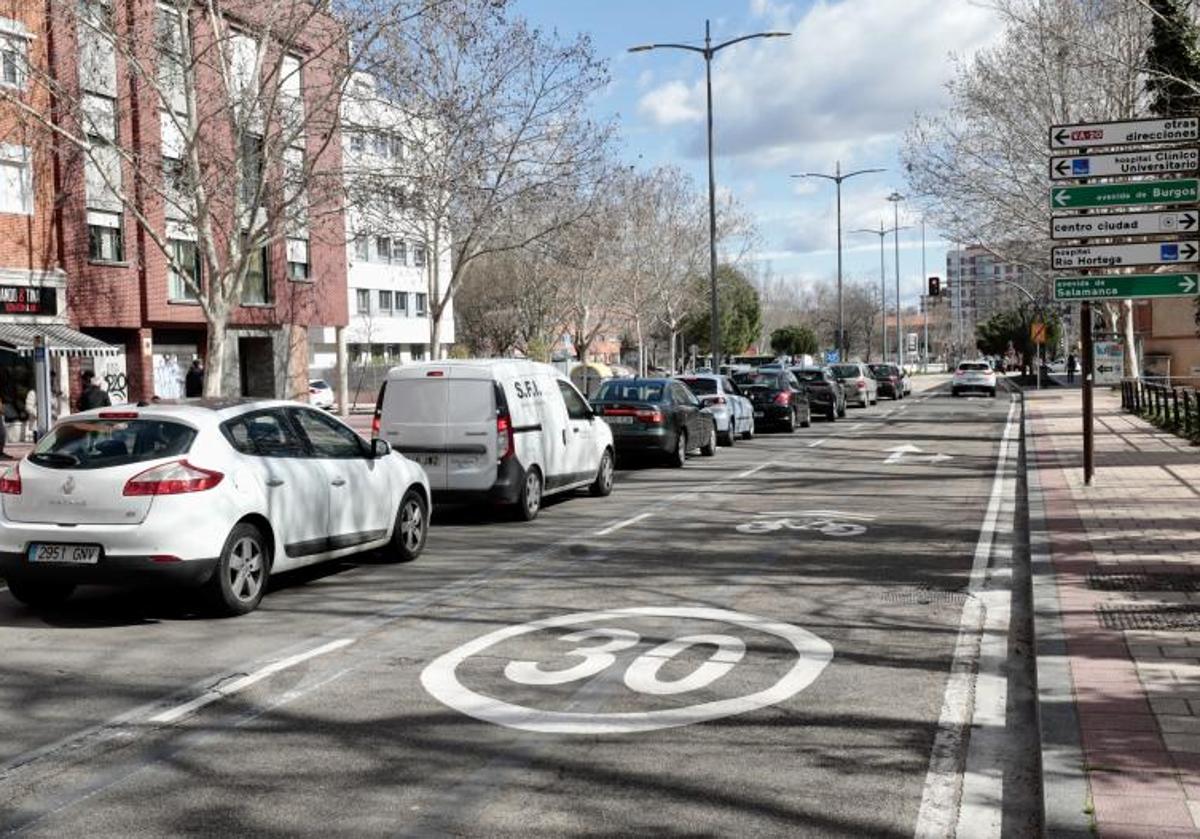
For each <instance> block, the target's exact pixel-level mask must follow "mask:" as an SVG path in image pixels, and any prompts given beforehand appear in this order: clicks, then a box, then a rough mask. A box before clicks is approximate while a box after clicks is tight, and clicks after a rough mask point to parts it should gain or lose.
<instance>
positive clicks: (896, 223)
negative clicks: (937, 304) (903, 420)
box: [887, 192, 904, 369]
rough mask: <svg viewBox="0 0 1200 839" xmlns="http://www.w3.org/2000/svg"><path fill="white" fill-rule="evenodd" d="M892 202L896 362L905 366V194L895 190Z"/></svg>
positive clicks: (902, 366)
mask: <svg viewBox="0 0 1200 839" xmlns="http://www.w3.org/2000/svg"><path fill="white" fill-rule="evenodd" d="M887 200H888V201H890V202H892V229H893V230H894V231H896V235H895V237H894V239H893V242H894V243H895V249H896V363H897V364H898V365H899V366H900V368H901V369H903V368H904V312H903V310H902V308H901V305H900V202H901V201H903V200H904V196H903V195H901V194H900V193H899V192H893V193H892V194H891V195H889V196H888V197H887Z"/></svg>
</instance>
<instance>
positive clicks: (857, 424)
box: [847, 422, 866, 431]
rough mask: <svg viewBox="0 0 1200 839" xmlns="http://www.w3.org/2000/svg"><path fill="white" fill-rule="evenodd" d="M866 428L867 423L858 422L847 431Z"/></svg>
mask: <svg viewBox="0 0 1200 839" xmlns="http://www.w3.org/2000/svg"><path fill="white" fill-rule="evenodd" d="M865 426H866V423H865V422H856V423H855V424H854V425H852V426H850V427H849V428H848V429H847V431H858V429H860V428H863V427H865Z"/></svg>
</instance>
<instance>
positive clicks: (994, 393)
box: [991, 388, 996, 399]
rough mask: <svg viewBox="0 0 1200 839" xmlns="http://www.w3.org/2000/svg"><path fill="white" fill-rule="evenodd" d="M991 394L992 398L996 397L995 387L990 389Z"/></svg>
mask: <svg viewBox="0 0 1200 839" xmlns="http://www.w3.org/2000/svg"><path fill="white" fill-rule="evenodd" d="M991 395H992V398H993V399H995V398H996V389H995V388H992V390H991Z"/></svg>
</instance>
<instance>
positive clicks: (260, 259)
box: [242, 247, 271, 306]
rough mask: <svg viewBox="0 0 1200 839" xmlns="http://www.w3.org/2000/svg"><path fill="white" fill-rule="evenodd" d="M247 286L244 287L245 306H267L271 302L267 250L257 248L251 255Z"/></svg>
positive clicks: (247, 268)
mask: <svg viewBox="0 0 1200 839" xmlns="http://www.w3.org/2000/svg"><path fill="white" fill-rule="evenodd" d="M248 262H249V264H248V265H247V267H246V284H245V285H244V286H242V305H243V306H247V305H249V306H266V305H268V304H270V302H271V271H270V266H269V263H268V261H267V249H266V248H265V247H262V248H255V249H254V250H253V251H252V252H251V253H250V255H249V258H248Z"/></svg>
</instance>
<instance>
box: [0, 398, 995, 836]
mask: <svg viewBox="0 0 1200 839" xmlns="http://www.w3.org/2000/svg"><path fill="white" fill-rule="evenodd" d="M1014 413H1016V414H1017V416H1018V418H1019V412H1016V411H1015V409H1013V410H1011V411H1010V402H1009V399H1008V398H1007V395H1006V394H1001V396H999V397H998V398H996V399H995V400H992V399H986V398H970V399H951V398H950V397H949V395H948V393H946V392H945V390H944V389H942V390H935V391H931V392H928V393H926V394H918V395H917V396H916V397H911V398H909V399H907V400H905V401H903V402H900V403H890V402H884V403H880V405H879V406H878V407H875V408H871V409H869V410H865V411H864V410H855V409H851V412H850V415H849V417H848V418H847V419H844V420H841V421H839V422H837V423H834V424H829V423H825V422H821V421H817V422H814V424H813V427H812V428H810V429H806V430H802V431H799V432H797V433H796V434H794V435H787V436H785V435H762V436H760V437H758V438H756V439H755V440H754V441H753V442H750V443H739V444H738V445H737V446H736V447H735V448H732V449H728V448H723V449H721V450H720V451H719V453H718V455H717V456H716V457H715V458H703V457H694V458H692V459H691V460H690V461H689V462H688V464H687V466H686V468H684V469H682V470H673V469H668V468H652V467H636V468H626V469H623V470H622V471H621V472H620V473H619V475H618V485H617V488H616V490H615V492H614V493H613V495H612V496H611V497H610V498H607V499H593V498H590V497H587V496H586V495H583V494H581V495H579V496H577V497H574V498H570V499H563V500H561V501H557V502H553V503H551V504H550V505H549V506H548V507H547V508H546V509H545V510H544V511H543V513H542V515H541V516H540V518H539V519H538V520H537V521H536V522H534V523H532V524H517V523H515V522H511V521H508V520H506V519H505V518H504V517H502V516H496V515H490V514H489V515H485V516H482V517H481V516H480V515H479V514H478V512H477V511H467V510H455V509H449V508H447V509H444V510H443V509H439V510H436V511H435V528H434V530H433V531H432V532H431V534H430V539H429V544H428V547H427V550H426V553H425V554H424V555H423V556H422V557H421V558H420V559H419V560H418V561H417V562H415V563H413V564H411V565H388V564H385V563H382V562H378V561H375V560H372V559H370V558H366V559H364V560H363V561H361V562H340V563H333V564H331V565H330V566H327V567H322V568H320V569H317V570H315V571H309V572H307V573H301V574H293V575H288V576H286V577H280V578H279V579H277V580H276V581H275V583H274V585H273V590H272V591H271V593H270V594H268V596H267V598H266V600H265V601H264V603H263V605H262V607H261V608H260V610H259V611H258V612H256V613H254V614H252V615H249V616H247V617H243V618H239V619H235V620H210V619H205V618H201V617H198V616H195V615H194V614H192V612H191V610H190V605H189V602H188V600H187V598H185V597H182V596H179V595H175V594H170V593H156V592H150V593H148V592H113V591H106V590H102V589H96V590H93V591H86V592H84V593H82V594H81V595H78V596H77V597H76V598H74V599H73V600H72V601H71V602H70V603H69V604H68V606H67V607H66V608H64V609H62V610H61V611H57V612H55V613H53V614H45V615H38V614H35V613H33V612H30V611H28V610H26V609H25V608H24V607H22V606H20V605H19V604H17V603H16V602H15V601H13V600H12V599H11V598H10V597H8V596H7V594H5V593H4V592H2V591H0V638H2V639H3V641H2V649H0V835H10V834H11V835H22V836H47V837H70V836H90V837H94V836H122V837H126V836H162V835H177V834H196V835H217V834H221V835H247V836H249V835H254V836H295V835H321V836H335V835H345V836H365V835H388V836H414V837H416V836H420V837H424V836H437V835H452V836H489V837H491V836H521V837H550V836H566V835H572V836H575V835H584V836H617V835H655V836H703V835H725V836H734V835H737V836H750V835H753V836H822V837H828V836H848V837H849V836H864V835H871V836H912V835H913V834H914V831H915V830H917V829H918V827H919V825H918V820H919V819H921V822H920V824H921V825H925V826H927V825H928V824H937V823H938V820H937V815H938V812H939V807H940V808H942V810H943V812H942V817H943V820H944V819H945V818H947V817H950V818H956V817H957V815H956V814H957V807H958V805H957V800H958V796H959V795H960V794H961V789H962V787H961V782H962V777H961V775H959V777H957V778H956V779H954V778H952V779H951V780H954V781H955V783H953V784H951V785H950V787H949V788H948V789H949V792H947V791H946V790H942V791H941V792H939V791H938V778H939V768H940V770H945V769H946V767H950V769H951V770H952V771H951V773H950V774H951V775H953V774H954V773H956V772H961V769H962V767H963V766H964V765H966V766H967V767H968V768H971V767H974V769H976V770H981V771H977V772H975V775H974V778H975V780H974V781H972V782H971V783H975V784H977V785H978V784H982V785H983V788H984V791H985V792H986V784H987V778H988V777H989V776H990V774H991V772H990V770H991V769H992V768H994V767H992V766H991V765H990V764H996V763H997V762H1000V763H1002V762H1003V760H1004V757H1003V749H1002V748H1001V749H1000V750H998V751H997V750H992V751H991V752H988V751H987V750H986V749H985V750H984V751H982V752H980V754H977V755H973V756H969V755H968V754H967V748H968V744H967V743H966V741H965V739H961V738H960V739H956V738H955V737H954V736H953V735H954V731H953V730H949V729H947V727H946V718H947V713H948V711H947V709H948V708H951V709H952V706H953V703H954V697H955V696H956V695H957V694H956V690H955V682H954V680H953V679H951V678H950V674H951V671H952V663H953V662H955V656H956V653H957V655H958V656H959V657H960V660H959V662H958V664H959V665H962V664H963V663H964V662H963V661H962V660H961V657H962V655H963V653H964V650H965V651H966V652H967V653H972V650H973V649H975V648H973V647H971V645H970V644H964V643H962V640H961V639H960V625H963V624H965V623H969V621H968V620H967V618H968V617H969V615H970V613H971V610H969V609H966V610H965V609H964V606H965V605H966V604H967V603H968V602H969V601H971V600H972V598H973V597H974V595H973V594H971V593H970V591H969V587H971V586H972V585H974V584H973V583H972V568H973V567H975V568H976V571H977V575H976V576H977V577H978V571H979V567H980V565H981V563H982V565H984V566H987V565H989V564H991V563H994V562H996V561H998V560H996V559H994V558H992V557H991V556H990V555H989V554H990V552H991V551H992V550H993V547H994V546H993V541H995V540H993V539H991V538H990V537H989V538H988V539H981V532H988V531H991V530H994V531H997V532H999V531H1003V530H1004V528H1005V526H1006V525H1005V523H1004V519H1003V517H1002V516H1003V510H1000V512H999V513H998V512H997V511H998V510H999V508H998V507H997V499H998V496H997V487H998V486H1000V484H999V483H998V481H997V459H998V453H999V452H1000V451H1001V449H1002V447H1003V446H1004V445H1005V444H1004V443H1003V436H1004V431H1005V428H1006V424H1007V422H1008V420H1009V419H1010V417H1011V416H1012V415H1013V414H1014ZM1010 430H1011V429H1010ZM909 446H915V447H917V449H919V451H914V450H912V449H903V450H901V451H896V449H897V447H909ZM1011 457H1012V455H1010V458H1011ZM889 459H890V461H891V462H888V461H889ZM1004 492H1005V493H1009V492H1011V490H1010V489H1005V490H1004ZM1009 501H1011V499H1008V501H1006V502H1005V506H1004V509H1005V510H1009V511H1010V512H1011V509H1010V507H1009V506H1008V502H1009ZM997 515H1000V516H1001V517H1000V519H999V520H997ZM1008 529H1009V530H1010V531H1011V524H1009V525H1008ZM985 542H986V544H985ZM981 545H984V547H985V550H983V554H984V555H983V557H982V559H981V558H980V552H981ZM976 583H978V579H976ZM971 591H974V589H971ZM999 614H1002V612H1001V611H1000V610H999V609H992V611H991V612H990V613H989V615H990V616H991V617H990V618H989V620H993V621H994V619H995V617H996V616H997V615H999ZM997 632H999V633H1000V640H1001V641H1003V640H1004V635H1003V632H1004V627H1002V626H1001V627H999V629H998V630H997ZM577 651H578V652H577ZM985 653H986V650H985ZM977 654H978V653H977V652H974V653H972V655H977ZM968 663H970V662H968ZM984 670H986V667H985V668H984ZM948 688H949V690H948ZM981 695H983V696H984V698H985V699H986V692H985V691H984V692H981ZM993 698H995V697H993ZM979 701H980V699H979V697H978V696H977V697H976V698H975V702H976V703H978V702H979ZM999 704H1000V709H1001V713H1002V712H1003V707H1004V699H1003V697H1000V698H999ZM960 733H961V732H960ZM972 742H975V743H978V744H980V748H982V747H983V746H986V744H987V738H986V737H979V738H976V739H975V740H974V741H972ZM935 743H936V744H937V745H938V749H937V750H935ZM1001 745H1003V744H1001ZM971 748H974V746H972V747H971ZM935 751H936V752H937V753H939V754H940V755H941V757H940V758H937V759H935V760H934V762H933V770H934V771H932V772H931V754H934V753H935ZM968 758H970V759H969V760H968ZM941 774H942V775H945V774H946V773H945V772H944V771H942V772H941ZM981 779H982V780H981ZM942 780H943V781H944V780H945V779H944V778H942ZM943 786H944V785H943ZM966 786H967V787H968V788H970V786H971V785H970V784H967V785H966ZM939 796H940V799H941V800H940V801H939ZM923 802H924V806H923ZM947 808H949V809H947ZM951 811H953V812H951ZM931 818H932V821H929V820H930V819H931ZM921 829H922V830H924V831H925V832H926V833H928V832H929V831H928V830H927V829H926V827H921ZM1010 835H1011V834H1010Z"/></svg>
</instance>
